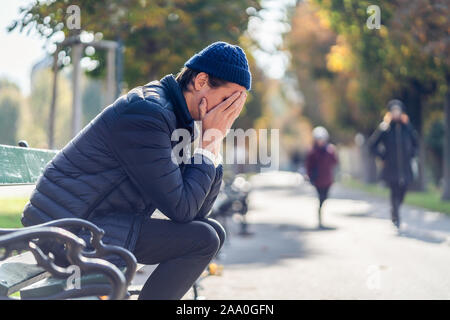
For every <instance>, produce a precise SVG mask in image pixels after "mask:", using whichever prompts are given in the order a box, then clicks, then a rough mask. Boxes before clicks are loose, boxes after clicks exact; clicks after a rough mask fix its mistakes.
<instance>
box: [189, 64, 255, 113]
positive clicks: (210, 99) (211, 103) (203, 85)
mask: <svg viewBox="0 0 450 320" xmlns="http://www.w3.org/2000/svg"><path fill="white" fill-rule="evenodd" d="M194 87H195V90H194V97H195V98H194V100H195V101H196V103H197V105H199V104H200V101H201V99H202V98H205V99H206V102H207V104H208V106H207V111H208V112H209V111H210V110H212V109H213V108H214V107H216V106H217V105H218V104H220V103H221V102H222V101H224V100H226V99H227V98H229V97H230V96H231V95H232V94H233V93H235V92H237V91H239V92H243V91H246V89H245V87H243V86H241V85H239V84H236V83H233V82H227V83H226V84H225V85H223V86H220V87H216V88H212V87H211V86H210V85H209V82H208V75H207V74H206V73H204V72H201V73H199V74H198V75H197V77H196V79H195V80H194ZM197 116H198V114H197ZM193 117H194V119H196V120H199V119H198V118H196V117H195V115H193Z"/></svg>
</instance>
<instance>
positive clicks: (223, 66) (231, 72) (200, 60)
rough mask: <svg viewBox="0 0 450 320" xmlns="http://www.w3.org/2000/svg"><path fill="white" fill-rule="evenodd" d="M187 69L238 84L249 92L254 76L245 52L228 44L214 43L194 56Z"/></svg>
mask: <svg viewBox="0 0 450 320" xmlns="http://www.w3.org/2000/svg"><path fill="white" fill-rule="evenodd" d="M184 65H185V66H186V67H188V68H190V69H193V70H196V71H200V72H206V73H208V74H210V75H212V76H214V77H217V78H220V79H223V80H226V81H230V82H234V83H237V84H239V85H241V86H243V87H245V88H246V89H247V90H250V88H251V84H252V75H251V73H250V69H249V67H248V61H247V57H246V56H245V53H244V51H243V50H242V49H241V48H240V47H238V46H234V45H231V44H229V43H226V42H222V41H219V42H214V43H212V44H210V45H209V46H207V47H206V48H205V49H203V50H202V51H200V52H199V53H197V54H195V55H194V56H192V57H191V58H190V59H189V60H188V61H187V62H186V63H185V64H184Z"/></svg>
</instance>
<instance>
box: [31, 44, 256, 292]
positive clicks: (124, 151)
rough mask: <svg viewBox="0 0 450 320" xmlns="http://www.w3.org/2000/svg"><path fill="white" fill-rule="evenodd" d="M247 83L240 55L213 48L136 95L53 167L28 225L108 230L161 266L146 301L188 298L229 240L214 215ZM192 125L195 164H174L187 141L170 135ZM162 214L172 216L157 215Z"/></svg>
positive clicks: (108, 111) (109, 237) (142, 258)
mask: <svg viewBox="0 0 450 320" xmlns="http://www.w3.org/2000/svg"><path fill="white" fill-rule="evenodd" d="M250 86H251V73H250V70H249V67H248V62H247V58H246V56H245V53H244V52H243V50H242V49H241V48H240V47H238V46H234V45H230V44H228V43H225V42H216V43H213V44H211V45H210V46H208V47H206V48H205V49H203V50H202V51H200V52H199V53H197V54H195V55H194V56H193V57H192V58H191V59H189V60H188V61H187V62H186V63H185V66H184V68H183V69H182V71H181V72H180V73H179V74H178V75H177V77H176V78H175V77H174V76H173V75H168V76H165V77H164V78H162V79H161V80H160V81H153V82H150V83H148V84H146V85H144V86H141V87H137V88H134V89H132V90H131V91H129V92H128V93H127V94H126V95H123V96H122V97H120V98H118V99H117V100H116V101H115V102H114V103H113V104H112V105H110V106H108V107H107V108H105V109H104V110H103V111H102V112H101V113H100V114H99V115H98V116H97V117H96V118H95V119H93V120H92V121H91V122H90V123H89V124H88V125H87V126H86V127H85V128H84V129H83V130H82V131H81V132H79V134H78V135H77V136H76V137H75V138H73V139H72V140H71V141H70V142H69V143H68V144H67V145H66V146H65V147H64V148H63V149H62V150H60V151H59V152H58V153H57V155H56V156H55V157H54V159H53V160H51V161H50V162H49V163H48V165H47V167H46V168H45V170H44V172H43V174H42V176H41V177H40V178H39V180H38V182H37V185H36V189H35V190H34V192H33V193H32V195H31V198H30V201H29V202H28V204H27V205H26V207H25V210H24V213H23V216H22V224H23V225H24V226H31V225H36V224H40V223H43V222H46V221H50V220H53V219H60V218H73V217H77V218H82V219H86V220H89V221H91V222H93V223H95V224H96V225H97V226H99V227H100V228H102V229H104V230H105V236H104V242H105V243H108V244H113V245H118V246H122V247H125V248H126V249H128V250H130V251H131V252H133V253H134V255H135V256H136V258H137V260H138V262H139V263H142V264H158V263H159V265H158V267H157V268H156V270H155V271H154V272H153V273H152V275H151V276H150V277H149V279H148V280H147V282H146V283H145V285H144V287H143V290H142V292H141V294H140V296H139V299H180V298H182V297H183V295H184V294H185V293H186V292H187V291H188V290H189V288H190V287H191V286H192V284H193V283H194V282H195V281H196V279H197V278H198V277H199V276H200V274H201V273H202V272H203V270H204V269H205V267H206V266H207V265H208V264H209V262H210V261H211V259H212V258H213V257H214V256H215V255H216V253H217V252H218V250H220V247H221V246H222V245H223V242H224V239H225V232H224V229H223V228H222V226H221V225H220V224H219V223H218V222H217V221H215V220H212V219H210V218H208V213H209V212H210V210H211V208H212V206H213V203H214V201H215V200H216V197H217V195H218V193H219V189H220V185H221V181H222V165H221V164H220V163H219V162H220V161H218V159H219V157H220V155H219V146H220V144H221V140H222V139H223V138H224V136H225V134H226V132H227V130H228V129H229V128H230V127H231V125H232V123H233V122H234V120H235V119H236V118H237V117H238V115H239V113H240V111H241V110H242V108H243V105H244V103H245V100H246V96H247V94H246V90H250ZM194 120H198V121H200V122H201V129H202V133H203V135H202V136H203V138H202V141H200V142H201V146H200V148H198V149H197V150H196V151H194V153H193V156H192V157H186V158H187V159H188V160H190V161H182V162H179V161H175V160H176V159H177V158H176V157H174V154H173V149H174V147H175V146H177V145H178V144H179V143H181V142H180V140H178V139H174V138H173V137H174V135H175V136H176V133H177V132H178V131H179V130H182V131H183V132H188V134H189V136H190V138H194V133H195V127H194ZM211 131H213V132H214V134H209V135H208V132H211ZM196 136H198V134H196ZM174 159H175V160H174ZM156 209H158V210H159V211H161V212H162V213H163V214H164V215H165V216H167V218H168V219H166V220H164V219H155V218H151V215H152V213H153V212H154V211H155V210H156ZM80 236H82V237H84V238H85V239H88V235H87V234H83V233H81V234H80ZM111 262H113V263H115V264H117V265H118V266H120V265H121V263H122V264H123V262H122V261H120V260H114V259H111Z"/></svg>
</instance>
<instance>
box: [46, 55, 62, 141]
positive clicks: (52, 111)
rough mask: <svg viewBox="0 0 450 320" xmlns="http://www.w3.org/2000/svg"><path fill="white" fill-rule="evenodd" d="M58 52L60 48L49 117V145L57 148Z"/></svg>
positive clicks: (56, 61)
mask: <svg viewBox="0 0 450 320" xmlns="http://www.w3.org/2000/svg"><path fill="white" fill-rule="evenodd" d="M58 53H59V49H56V51H55V53H54V54H53V87H52V100H51V103H50V112H49V117H48V147H49V149H54V148H55V117H56V98H57V94H58Z"/></svg>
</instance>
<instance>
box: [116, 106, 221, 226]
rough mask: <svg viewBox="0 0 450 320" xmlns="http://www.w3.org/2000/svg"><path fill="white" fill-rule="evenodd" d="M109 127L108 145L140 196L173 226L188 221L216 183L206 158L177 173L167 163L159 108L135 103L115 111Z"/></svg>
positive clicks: (165, 134) (169, 150)
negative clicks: (173, 222)
mask: <svg viewBox="0 0 450 320" xmlns="http://www.w3.org/2000/svg"><path fill="white" fill-rule="evenodd" d="M115 116H116V119H114V120H113V121H111V123H110V124H109V125H108V133H109V134H108V135H109V137H108V140H110V141H108V143H109V145H110V147H111V149H112V150H113V152H114V154H115V156H116V157H117V159H118V161H119V162H120V163H121V165H122V167H123V168H124V169H125V171H126V173H127V174H128V176H129V177H130V179H131V181H132V182H133V183H134V184H135V185H136V186H137V188H138V189H139V191H140V192H141V194H142V195H143V196H144V197H146V198H147V199H149V200H150V201H151V202H152V203H153V204H154V205H155V206H156V208H158V209H159V210H160V211H161V212H162V213H163V214H165V215H166V216H167V217H168V218H170V219H172V220H174V221H177V222H189V221H192V220H193V219H194V218H195V217H196V216H197V213H198V212H199V210H200V208H202V206H203V203H204V201H205V198H206V196H207V195H208V194H209V192H210V189H211V186H212V184H213V182H214V180H215V175H216V168H215V167H214V164H213V163H212V162H211V161H210V160H209V159H207V158H206V157H201V156H199V155H194V157H198V156H199V157H200V158H199V159H196V161H194V159H191V160H192V161H191V164H186V165H185V169H184V170H183V172H181V170H180V167H179V166H178V164H176V163H175V162H173V161H172V145H171V136H170V130H169V126H168V122H167V119H166V118H165V116H164V114H163V111H162V110H160V107H159V106H155V105H154V103H152V102H149V101H147V100H140V101H137V102H134V103H132V104H131V105H129V106H127V108H126V109H124V111H122V112H120V113H119V112H116V114H115Z"/></svg>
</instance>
